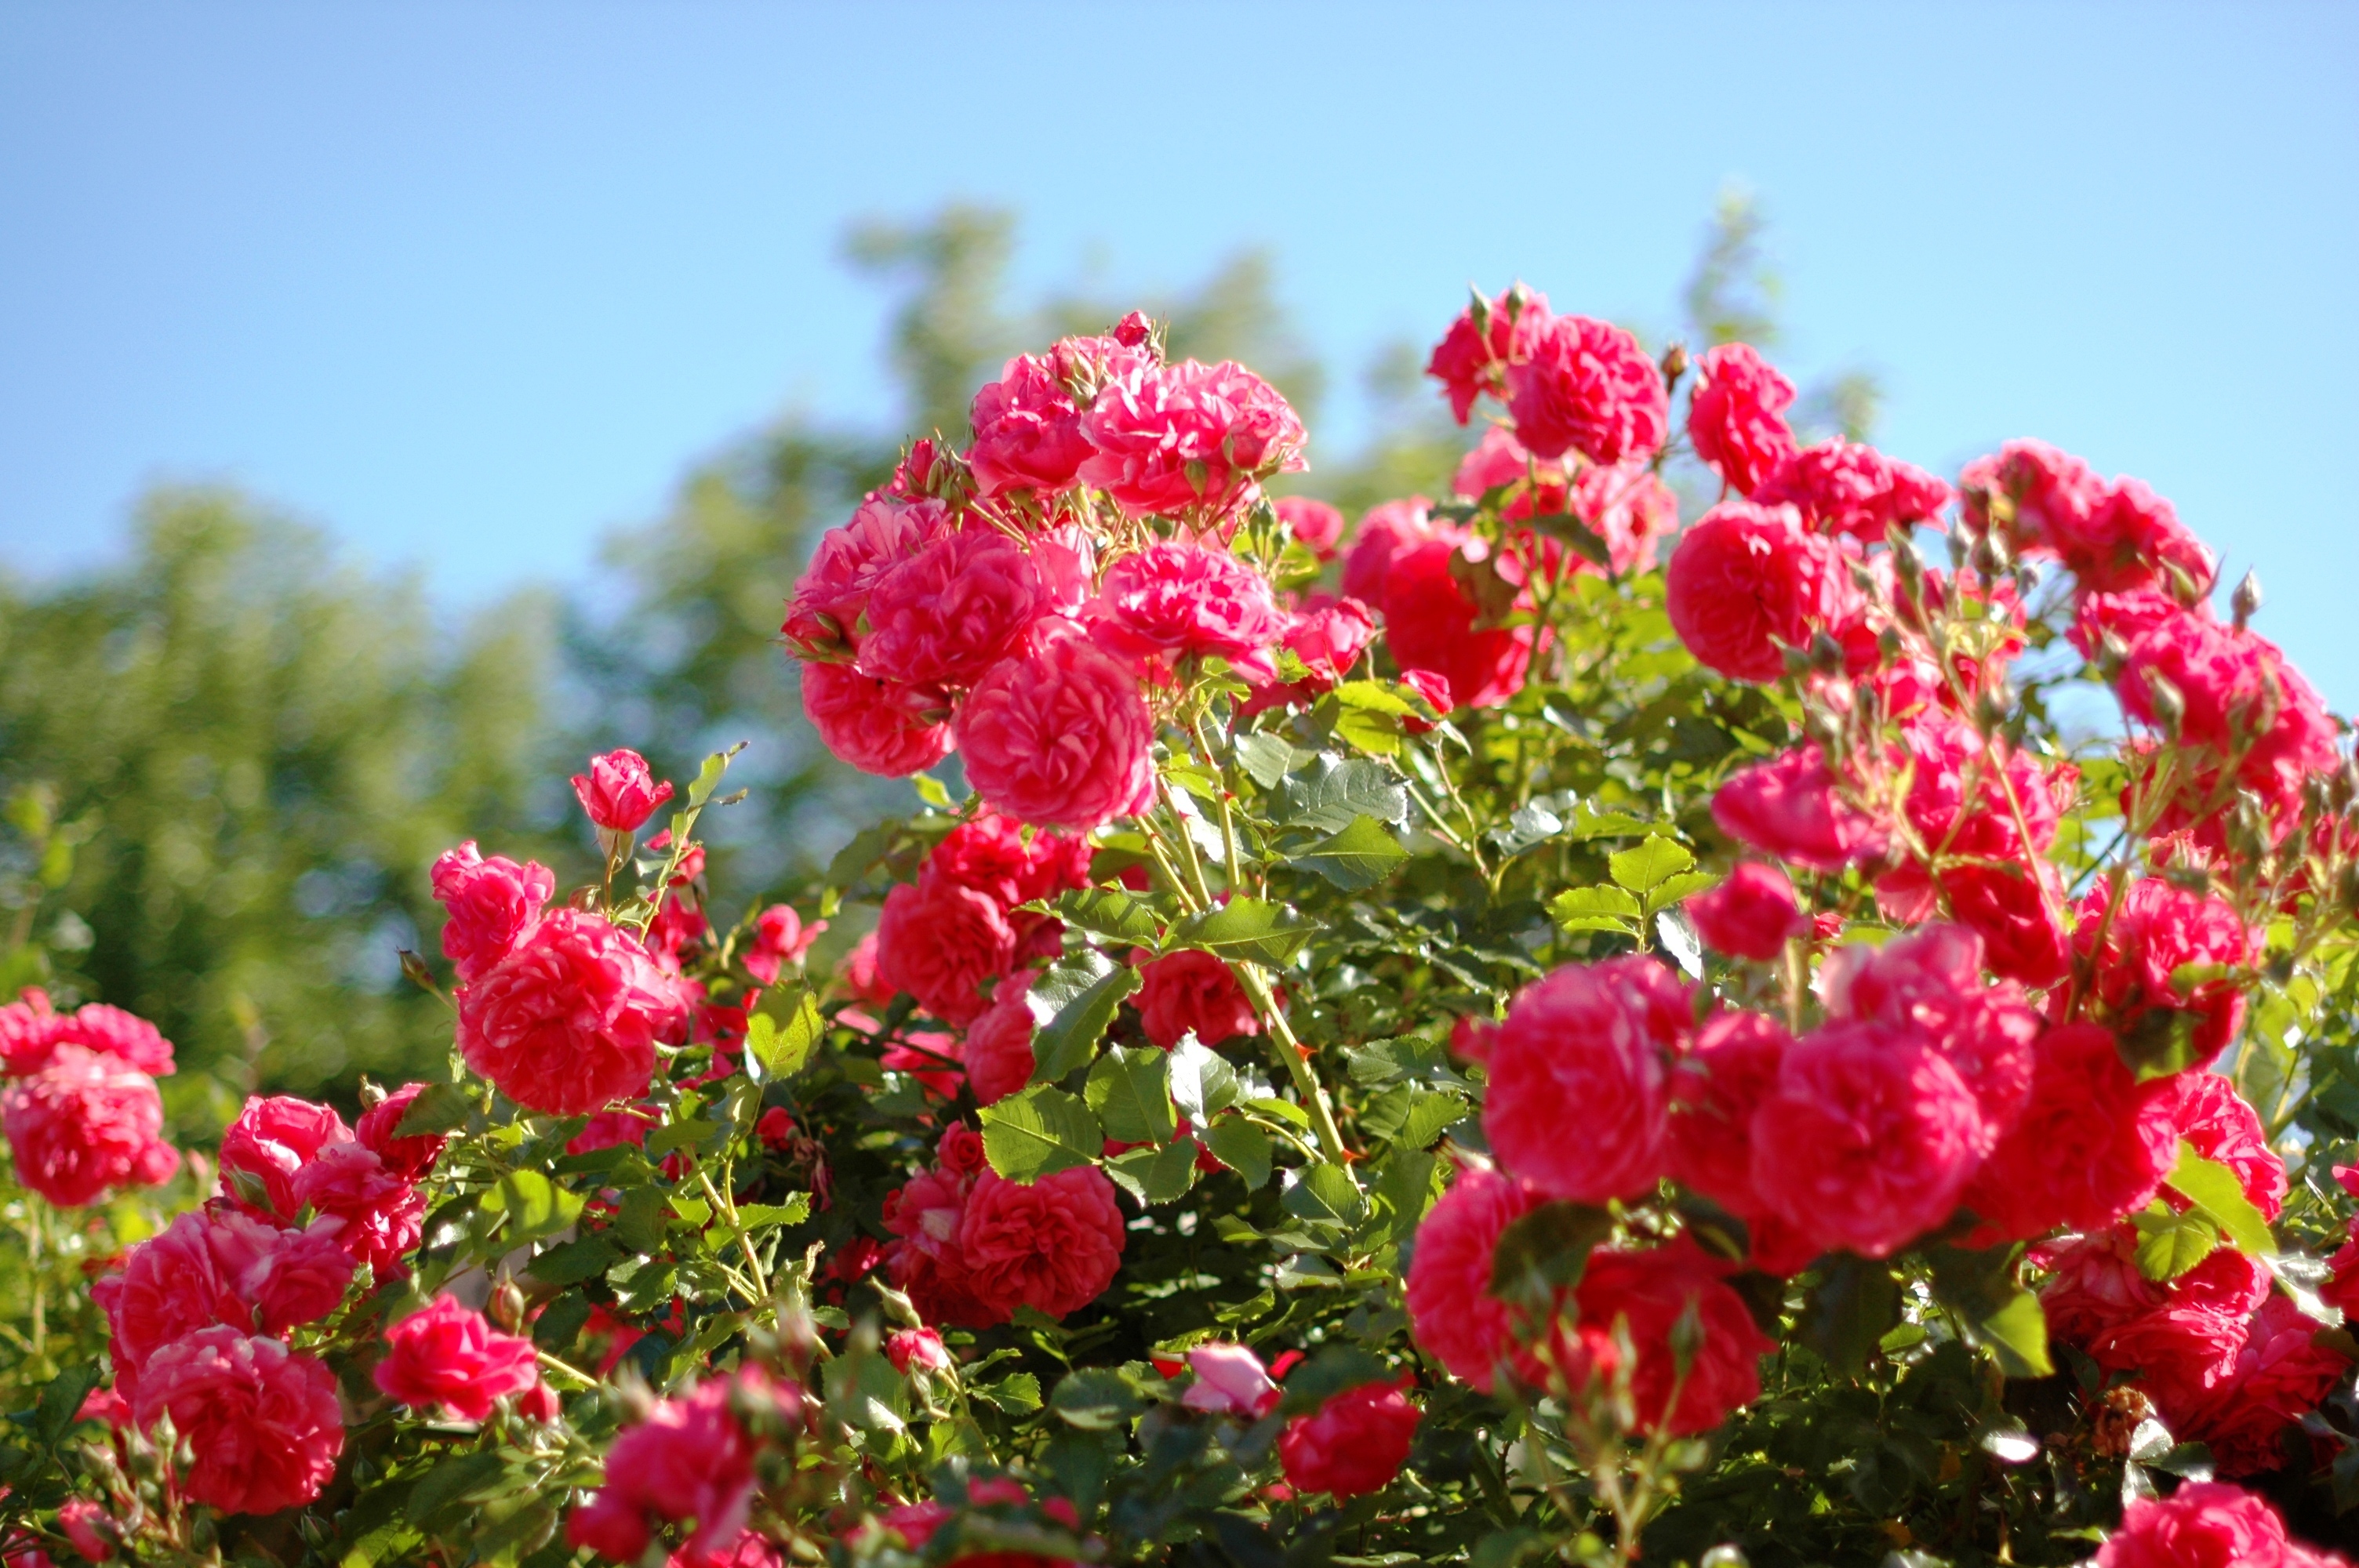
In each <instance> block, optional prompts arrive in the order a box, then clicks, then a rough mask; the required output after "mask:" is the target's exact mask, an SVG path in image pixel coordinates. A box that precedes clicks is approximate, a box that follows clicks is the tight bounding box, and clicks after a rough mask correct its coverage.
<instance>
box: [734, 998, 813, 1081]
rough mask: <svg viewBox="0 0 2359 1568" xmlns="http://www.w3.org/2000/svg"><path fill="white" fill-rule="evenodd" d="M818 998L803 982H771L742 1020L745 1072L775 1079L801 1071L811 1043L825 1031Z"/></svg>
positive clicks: (758, 1076) (764, 1079) (807, 1057)
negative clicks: (775, 983)
mask: <svg viewBox="0 0 2359 1568" xmlns="http://www.w3.org/2000/svg"><path fill="white" fill-rule="evenodd" d="M826 1030H827V1021H826V1020H825V1019H823V1018H821V1016H820V1011H819V999H818V998H816V997H814V996H813V995H812V994H811V992H810V988H809V987H807V986H794V987H786V986H772V987H770V988H768V989H766V990H764V991H763V992H762V1000H761V1002H760V1003H759V1004H758V1005H757V1006H756V1008H755V1010H754V1011H753V1013H752V1014H751V1015H750V1016H749V1017H748V1018H747V1019H746V1020H745V1061H746V1067H747V1072H748V1074H749V1076H752V1077H754V1078H755V1079H756V1081H758V1082H761V1083H776V1082H777V1081H778V1080H780V1079H782V1078H790V1077H792V1076H795V1075H796V1074H797V1073H799V1072H801V1071H802V1069H803V1064H804V1063H806V1062H808V1061H810V1054H811V1047H812V1046H814V1045H816V1044H819V1039H820V1036H821V1034H823V1033H826Z"/></svg>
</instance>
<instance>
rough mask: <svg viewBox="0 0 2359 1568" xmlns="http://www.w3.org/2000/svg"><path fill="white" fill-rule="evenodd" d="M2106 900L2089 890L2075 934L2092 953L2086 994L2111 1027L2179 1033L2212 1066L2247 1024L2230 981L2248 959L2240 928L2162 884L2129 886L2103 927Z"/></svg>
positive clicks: (2104, 891)
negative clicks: (2097, 1003) (2100, 936)
mask: <svg viewBox="0 0 2359 1568" xmlns="http://www.w3.org/2000/svg"><path fill="white" fill-rule="evenodd" d="M2110 901H2111V889H2110V888H2109V887H2107V886H2106V885H2104V884H2103V883H2100V884H2099V885H2098V886H2097V887H2095V888H2093V889H2092V890H2091V891H2090V892H2089V895H2088V897H2087V898H2085V899H2084V900H2082V904H2081V909H2080V923H2079V925H2078V927H2077V928H2076V930H2075V931H2074V933H2073V935H2074V938H2075V942H2076V945H2077V946H2079V947H2080V949H2081V951H2082V953H2083V954H2084V955H2090V954H2092V950H2093V949H2094V951H2093V958H2094V965H2095V969H2094V976H2093V980H2092V984H2091V989H2093V991H2094V993H2095V995H2096V997H2097V999H2098V1000H2100V1001H2102V1002H2103V1003H2104V1006H2105V1008H2106V1010H2107V1011H2108V1012H2109V1014H2110V1015H2111V1017H2112V1019H2113V1022H2114V1027H2115V1028H2117V1029H2120V1030H2122V1031H2124V1032H2125V1033H2126V1032H2131V1031H2137V1030H2152V1029H2168V1028H2170V1027H2172V1026H2174V1025H2175V1026H2178V1027H2180V1028H2184V1029H2185V1030H2187V1031H2188V1041H2189V1044H2190V1048H2191V1049H2192V1051H2193V1053H2194V1054H2195V1056H2196V1057H2197V1058H2198V1059H2199V1060H2200V1061H2205V1062H2208V1061H2210V1060H2211V1059H2212V1057H2213V1056H2216V1055H2218V1054H2220V1050H2221V1048H2222V1047H2223V1046H2224V1045H2226V1044H2228V1042H2229V1041H2230V1040H2232V1039H2234V1037H2235V1033H2236V1030H2237V1027H2238V1026H2239V1025H2240V1024H2241V1023H2243V1022H2244V1018H2245V995H2244V992H2243V990H2242V989H2239V987H2238V985H2237V983H2236V980H2235V978H2234V976H2235V973H2236V971H2238V970H2239V969H2241V968H2243V967H2244V965H2245V962H2246V960H2247V959H2248V958H2249V957H2251V955H2252V940H2251V937H2250V935H2248V934H2247V933H2246V932H2245V926H2244V923H2243V922H2242V921H2240V920H2238V919H2237V918H2236V912H2235V911H2234V910H2233V909H2231V908H2230V907H2229V906H2228V905H2227V904H2225V903H2222V902H2221V901H2220V900H2219V899H2216V898H2212V897H2210V896H2208V895H2206V894H2203V893H2199V892H2190V891H2189V890H2188V889H2186V888H2182V887H2180V886H2178V885H2177V884H2176V883H2174V882H2171V881H2167V880H2165V879H2164V878H2161V877H2141V878H2139V879H2138V880H2137V881H2133V882H2131V883H2130V884H2129V887H2128V889H2127V890H2126V891H2125V892H2124V893H2123V894H2122V899H2121V904H2120V907H2119V908H2117V909H2114V914H2113V919H2112V921H2111V923H2110V924H2108V923H2107V921H2106V919H2105V911H2106V909H2107V907H2108V905H2109V903H2110ZM2101 930H2102V931H2103V932H2104V944H2103V946H2095V944H2096V940H2097V935H2098V933H2099V932H2100V931H2101Z"/></svg>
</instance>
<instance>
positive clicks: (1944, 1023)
mask: <svg viewBox="0 0 2359 1568" xmlns="http://www.w3.org/2000/svg"><path fill="white" fill-rule="evenodd" d="M1983 958H1984V947H1983V940H1982V938H1981V937H1980V936H1979V935H1975V934H1974V933H1973V932H1972V931H1969V930H1967V929H1966V928H1965V927H1963V926H1961V925H1947V924H1942V923H1938V922H1937V923H1935V924H1933V925H1926V926H1923V927H1921V928H1919V929H1918V930H1916V931H1912V932H1910V933H1909V934H1908V935H1906V936H1898V937H1895V938H1894V939H1892V940H1891V941H1889V942H1886V943H1885V944H1884V945H1883V946H1880V947H1877V946H1868V945H1866V944H1864V943H1860V944H1855V945H1854V946H1847V947H1841V948H1837V949H1836V950H1835V951H1834V952H1832V953H1831V954H1829V955H1828V957H1827V961H1826V964H1825V966H1824V967H1823V968H1821V970H1820V971H1819V990H1820V993H1821V996H1822V997H1823V998H1824V999H1825V1001H1826V1008H1827V1016H1828V1017H1830V1018H1835V1019H1853V1020H1858V1021H1862V1022H1873V1023H1889V1024H1894V1025H1897V1026H1899V1027H1902V1028H1907V1029H1911V1030H1914V1031H1916V1032H1917V1033H1918V1034H1919V1036H1920V1037H1921V1038H1922V1039H1924V1040H1925V1042H1926V1043H1927V1044H1930V1045H1932V1046H1933V1048H1934V1049H1936V1050H1938V1051H1940V1053H1941V1054H1942V1055H1943V1056H1945V1057H1947V1058H1948V1059H1949V1063H1950V1065H1951V1066H1952V1067H1955V1068H1956V1069H1957V1070H1958V1076H1959V1077H1961V1078H1962V1079H1964V1080H1965V1085H1966V1087H1968V1088H1970V1089H1972V1090H1973V1093H1974V1102H1975V1104H1976V1105H1977V1106H1978V1107H1980V1108H1981V1110H1982V1119H1983V1137H1982V1141H1981V1144H1980V1148H1981V1151H1982V1152H1988V1151H1989V1148H1990V1145H1991V1144H1992V1143H1994V1142H1995V1141H1997V1140H1998V1138H1999V1136H2000V1135H2001V1134H2003V1133H2004V1132H2006V1130H2007V1129H2008V1128H2010V1127H2013V1126H2014V1125H2015V1121H2016V1118H2017V1117H2019V1116H2021V1115H2022V1114H2023V1108H2024V1106H2025V1104H2026V1103H2027V1101H2028V1100H2029V1099H2030V1098H2031V1084H2032V1078H2033V1075H2034V1074H2035V1073H2036V1071H2037V1070H2038V1045H2037V1042H2038V1038H2039V1033H2040V1030H2041V1028H2042V1027H2043V1025H2042V1022H2041V1019H2040V1016H2039V1014H2038V1011H2036V1010H2035V1009H2034V1008H2033V1007H2032V1006H2031V1004H2030V1002H2029V1001H2028V1000H2027V999H2026V998H2025V996H2024V994H2023V989H2022V988H2021V987H2020V986H2017V985H2014V984H2010V983H2008V982H2006V981H1998V982H1993V981H1990V980H1988V979H1985V978H1984V974H1983Z"/></svg>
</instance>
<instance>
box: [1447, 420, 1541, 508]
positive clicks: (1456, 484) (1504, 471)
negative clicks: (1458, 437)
mask: <svg viewBox="0 0 2359 1568" xmlns="http://www.w3.org/2000/svg"><path fill="white" fill-rule="evenodd" d="M1535 480H1537V481H1538V483H1539V484H1540V485H1541V486H1542V487H1544V488H1547V489H1550V490H1555V489H1560V488H1561V487H1562V486H1563V485H1564V483H1565V480H1566V474H1565V468H1564V464H1563V463H1561V462H1545V463H1544V462H1541V461H1540V460H1538V458H1535V457H1533V456H1532V455H1531V453H1529V452H1527V451H1526V450H1525V449H1524V444H1523V443H1522V442H1521V441H1518V440H1517V439H1516V433H1515V432H1514V431H1513V430H1510V429H1508V428H1507V427H1506V426H1504V425H1493V426H1491V427H1488V428H1486V429H1485V430H1484V432H1483V438H1482V439H1481V440H1479V441H1477V442H1475V443H1474V449H1473V451H1471V452H1469V453H1467V454H1466V455H1465V456H1464V457H1463V458H1461V459H1460V460H1459V461H1458V468H1457V470H1456V471H1454V472H1453V473H1451V476H1450V492H1451V494H1452V495H1455V496H1457V497H1458V498H1459V499H1460V500H1462V501H1480V500H1481V499H1482V498H1483V497H1484V494H1485V493H1487V492H1491V491H1494V490H1499V489H1504V488H1506V487H1510V486H1514V485H1518V484H1520V485H1527V486H1528V485H1530V484H1531V483H1533V482H1534V481H1535Z"/></svg>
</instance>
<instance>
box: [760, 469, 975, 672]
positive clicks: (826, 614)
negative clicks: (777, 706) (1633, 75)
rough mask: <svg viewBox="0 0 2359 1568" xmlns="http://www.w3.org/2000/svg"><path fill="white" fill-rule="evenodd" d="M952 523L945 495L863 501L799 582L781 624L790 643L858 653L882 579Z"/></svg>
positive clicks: (807, 650)
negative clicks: (872, 592)
mask: <svg viewBox="0 0 2359 1568" xmlns="http://www.w3.org/2000/svg"><path fill="white" fill-rule="evenodd" d="M949 528H950V514H949V513H947V512H946V511H944V510H943V507H942V504H941V503H940V502H938V501H918V502H907V503H905V502H899V501H895V500H893V499H892V498H891V497H889V496H884V495H871V496H869V497H868V498H867V499H866V500H864V501H863V502H862V503H860V507H859V510H857V511H855V512H854V513H853V514H852V520H851V521H850V522H848V523H846V524H843V526H842V527H840V528H831V529H829V530H828V531H827V533H826V534H825V535H823V536H822V537H821V540H820V542H819V548H818V550H816V551H815V552H813V554H812V556H811V564H810V570H809V571H806V572H805V573H803V575H802V579H801V580H800V581H799V582H797V583H796V584H795V596H794V598H793V600H790V601H789V602H788V606H787V620H786V624H785V625H784V626H782V627H780V628H779V630H780V631H782V632H784V633H786V639H787V643H788V646H789V647H791V648H793V649H794V650H795V652H796V654H798V655H799V656H800V657H802V658H806V659H819V658H829V659H841V658H847V657H850V656H851V655H852V654H853V653H855V652H857V650H858V648H859V645H860V624H861V619H862V617H864V615H866V613H867V612H868V594H869V590H870V589H873V588H874V587H875V584H876V579H878V578H880V577H882V576H883V575H884V574H885V573H886V572H887V571H889V570H891V569H892V568H894V567H896V566H897V565H899V564H900V563H901V562H903V561H906V560H908V559H909V558H910V557H912V556H915V555H917V554H918V553H919V551H921V550H923V549H924V548H925V547H926V546H927V545H928V544H929V542H931V541H932V540H933V539H934V538H936V537H938V536H939V535H941V534H943V533H945V532H947V531H948V530H949ZM807 700H808V699H807Z"/></svg>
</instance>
